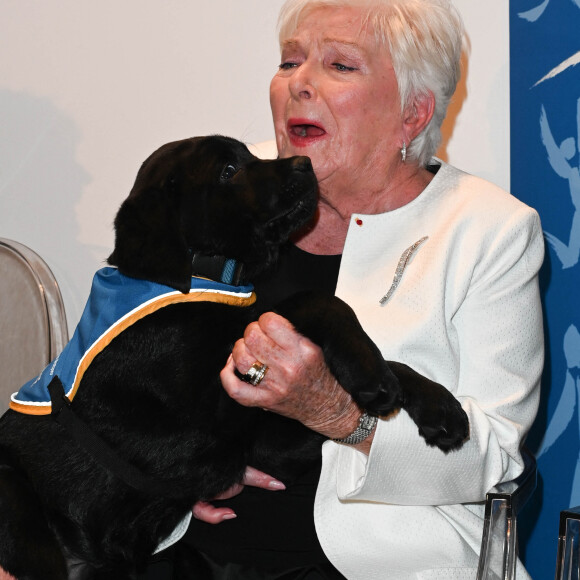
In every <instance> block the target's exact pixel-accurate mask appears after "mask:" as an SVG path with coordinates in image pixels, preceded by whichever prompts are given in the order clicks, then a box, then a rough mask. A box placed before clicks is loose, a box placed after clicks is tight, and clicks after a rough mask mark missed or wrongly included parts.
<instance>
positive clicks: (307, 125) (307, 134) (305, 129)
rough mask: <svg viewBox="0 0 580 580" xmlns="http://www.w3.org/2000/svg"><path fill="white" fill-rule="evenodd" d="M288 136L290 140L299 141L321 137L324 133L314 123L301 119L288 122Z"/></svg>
mask: <svg viewBox="0 0 580 580" xmlns="http://www.w3.org/2000/svg"><path fill="white" fill-rule="evenodd" d="M288 134H289V136H290V138H291V139H293V140H296V141H300V140H304V139H316V138H317V137H322V136H324V135H326V131H325V130H324V128H323V127H321V126H320V125H317V124H316V123H311V122H308V121H307V120H302V119H291V120H290V121H288Z"/></svg>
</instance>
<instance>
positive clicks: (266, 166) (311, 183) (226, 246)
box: [108, 136, 317, 292]
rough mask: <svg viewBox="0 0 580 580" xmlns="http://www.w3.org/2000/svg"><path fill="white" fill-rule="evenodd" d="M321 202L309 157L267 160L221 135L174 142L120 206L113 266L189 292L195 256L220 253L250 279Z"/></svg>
mask: <svg viewBox="0 0 580 580" xmlns="http://www.w3.org/2000/svg"><path fill="white" fill-rule="evenodd" d="M316 203H317V182H316V178H315V176H314V172H313V171H312V165H311V164H310V160H309V159H308V158H307V157H292V158H289V159H276V160H270V161H262V160H259V159H258V158H257V157H254V156H253V155H252V154H251V153H250V152H249V150H248V148H247V147H246V146H245V145H244V144H243V143H241V142H239V141H236V140H235V139H231V138H228V137H221V136H211V137H193V138H191V139H184V140H183V141H176V142H173V143H168V144H166V145H163V146H162V147H161V148H159V149H158V150H157V151H155V152H154V153H153V154H152V155H151V156H150V157H149V158H148V159H147V160H146V161H145V162H144V163H143V165H142V166H141V169H140V170H139V172H138V174H137V179H136V181H135V185H134V186H133V189H132V190H131V193H130V194H129V197H128V198H127V199H126V200H125V201H124V202H123V204H122V205H121V207H120V209H119V212H118V213H117V216H116V218H115V249H114V251H113V253H112V254H111V256H110V257H109V260H108V261H109V263H110V264H111V265H114V266H117V267H118V268H119V270H120V271H121V272H122V273H123V274H126V275H128V276H131V277H134V278H143V279H147V280H151V281H154V282H159V283H161V284H166V285H168V286H171V287H173V288H175V289H177V290H180V291H182V292H187V291H188V290H189V287H190V278H191V274H192V265H191V261H192V256H193V255H194V254H203V255H207V256H216V255H217V256H224V257H226V258H228V259H233V260H236V261H238V262H239V263H242V264H244V267H245V272H246V278H249V279H250V280H249V281H251V276H252V275H253V274H255V273H257V272H258V271H260V270H261V269H263V268H264V267H266V266H267V265H268V264H270V263H271V262H272V261H273V260H275V259H276V258H277V255H278V248H279V246H280V245H281V244H282V243H284V242H285V241H286V240H287V239H288V238H289V236H290V235H291V234H292V233H293V232H294V231H296V230H297V229H299V228H300V227H302V226H304V225H305V224H306V223H307V222H308V221H309V220H310V219H311V218H312V216H313V215H314V212H315V209H316Z"/></svg>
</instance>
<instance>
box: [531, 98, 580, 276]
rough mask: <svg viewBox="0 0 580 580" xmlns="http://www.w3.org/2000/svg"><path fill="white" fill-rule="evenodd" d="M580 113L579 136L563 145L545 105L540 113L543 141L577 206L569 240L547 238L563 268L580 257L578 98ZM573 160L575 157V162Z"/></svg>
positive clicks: (564, 142) (551, 161)
mask: <svg viewBox="0 0 580 580" xmlns="http://www.w3.org/2000/svg"><path fill="white" fill-rule="evenodd" d="M576 109H577V114H576V129H577V131H578V136H577V138H576V139H574V137H568V138H566V139H564V140H563V141H562V142H561V143H560V145H557V144H556V140H555V139H554V137H553V135H552V132H551V131H550V125H549V124H548V118H547V116H546V111H545V109H544V107H542V112H541V115H540V132H541V135H542V142H543V143H544V147H545V148H546V152H547V153H548V161H549V162H550V165H551V166H552V169H553V170H554V171H555V172H556V173H557V174H558V175H559V176H560V177H562V178H563V179H566V180H567V181H568V186H569V189H570V198H571V200H572V205H573V206H574V213H573V215H572V226H571V228H570V236H569V238H568V241H567V242H563V241H561V240H559V239H558V238H557V237H556V236H554V235H553V234H550V233H548V232H545V236H546V240H548V243H549V244H550V246H552V248H553V249H554V252H555V253H556V256H558V259H559V260H560V262H561V263H562V268H564V269H565V268H571V267H572V266H575V265H576V264H577V263H578V258H579V257H580V150H579V148H580V99H578V102H577V107H576ZM572 160H575V161H574V163H576V164H577V165H573V163H571V161H572Z"/></svg>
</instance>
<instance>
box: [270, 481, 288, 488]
mask: <svg viewBox="0 0 580 580" xmlns="http://www.w3.org/2000/svg"><path fill="white" fill-rule="evenodd" d="M268 487H269V488H270V489H286V486H285V485H284V484H283V483H282V482H281V481H278V480H277V479H273V480H272V481H270V482H268Z"/></svg>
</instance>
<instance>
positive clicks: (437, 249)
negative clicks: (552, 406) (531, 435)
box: [315, 160, 544, 580]
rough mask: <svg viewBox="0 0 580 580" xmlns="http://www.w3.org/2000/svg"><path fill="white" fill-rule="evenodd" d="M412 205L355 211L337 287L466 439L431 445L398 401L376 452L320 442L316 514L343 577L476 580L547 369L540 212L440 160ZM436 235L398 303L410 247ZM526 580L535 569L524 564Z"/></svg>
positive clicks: (382, 425) (409, 270) (408, 272)
mask: <svg viewBox="0 0 580 580" xmlns="http://www.w3.org/2000/svg"><path fill="white" fill-rule="evenodd" d="M434 162H436V163H437V164H440V165H441V167H440V169H439V171H438V173H437V175H436V176H435V177H434V179H433V180H432V182H431V183H430V184H429V186H428V187H427V188H426V189H425V191H424V192H423V193H421V195H420V196H419V197H417V198H416V199H415V200H413V201H412V202H411V203H409V204H407V205H405V206H404V207H401V208H399V209H397V210H394V211H391V212H388V213H384V214H380V215H353V216H352V219H351V225H350V229H349V232H348V237H347V240H346V245H345V248H344V252H343V257H342V263H341V269H340V275H339V280H338V287H337V295H338V296H340V297H341V298H342V299H344V300H345V301H346V302H348V304H350V305H351V306H352V307H353V308H354V310H355V312H356V313H357V315H358V317H359V319H360V321H361V323H362V325H363V327H364V328H365V329H366V331H367V332H368V333H369V335H370V336H371V338H372V339H373V340H374V341H375V342H376V343H377V345H378V346H379V348H380V349H381V350H382V353H383V355H384V357H385V358H386V359H390V360H397V361H401V362H404V363H406V364H408V365H409V366H412V367H413V368H414V369H416V370H417V371H419V372H421V373H423V374H424V375H426V376H428V377H429V378H431V379H433V380H435V381H437V382H439V383H441V384H443V385H445V386H446V387H447V388H448V389H449V390H450V391H451V392H452V393H453V394H454V395H455V396H456V397H457V398H458V399H459V401H460V402H461V404H462V406H463V408H464V409H465V411H466V412H467V414H468V416H469V421H470V437H469V440H468V441H467V442H466V443H465V445H464V446H463V448H462V449H461V450H459V451H454V452H451V453H449V454H447V455H446V454H444V453H443V452H442V451H440V450H439V449H436V448H433V447H428V446H427V445H426V444H425V442H424V440H423V439H422V438H421V437H420V436H419V434H418V432H417V427H416V426H415V424H414V423H413V422H412V421H411V420H410V418H409V417H408V415H407V414H406V413H405V412H404V411H402V412H401V413H399V414H398V415H397V416H396V417H394V418H392V419H390V420H381V421H379V424H378V427H377V431H376V433H375V437H374V441H373V444H372V449H371V452H370V455H369V456H368V457H367V456H365V455H364V454H362V453H360V452H358V451H356V450H354V449H353V448H351V447H349V446H347V445H340V444H337V443H334V442H331V441H328V442H326V443H325V444H324V447H323V468H322V476H321V480H320V484H319V488H318V492H317V496H316V505H315V521H316V528H317V533H318V536H319V538H320V541H321V544H322V546H323V548H324V550H325V552H326V554H327V555H328V557H329V558H330V560H331V561H332V562H333V563H334V564H335V566H336V567H337V568H338V569H339V570H340V571H341V572H342V573H343V574H344V575H345V576H346V577H347V578H349V579H353V580H355V579H360V580H373V579H381V580H383V579H387V578H388V579H394V580H403V579H415V578H419V579H433V578H438V579H441V580H452V579H453V580H459V579H462V580H463V579H474V578H475V575H476V570H477V561H478V553H479V549H480V543H481V535H482V526H483V505H482V503H481V502H482V501H483V500H484V498H485V494H486V492H487V491H488V490H489V489H490V488H492V487H493V486H494V485H496V484H497V483H499V482H502V481H507V480H510V479H512V478H514V477H516V476H517V475H518V474H519V473H520V472H521V470H522V466H523V462H522V459H521V457H520V455H519V451H518V449H519V446H520V443H521V442H522V439H523V438H524V437H525V435H526V433H527V432H528V430H529V428H530V426H531V424H532V422H533V420H534V418H535V416H536V411H537V407H538V401H539V395H540V374H541V371H542V366H543V354H544V350H543V331H542V312H541V306H540V298H539V290H538V279H537V274H538V270H539V268H540V266H541V264H542V260H543V253H544V243H543V236H542V231H541V226H540V220H539V217H538V215H537V213H536V212H535V211H534V210H533V209H531V208H529V207H527V206H526V205H525V204H523V203H522V202H520V201H518V200H517V199H516V198H514V197H512V196H511V195H510V194H508V193H506V192H505V191H503V190H501V189H499V188H498V187H496V186H494V185H492V184H491V183H489V182H487V181H484V180H482V179H479V178H476V177H473V176H471V175H468V174H466V173H463V172H461V171H459V170H457V169H455V168H453V167H451V166H449V165H447V164H445V163H443V162H441V161H439V160H434ZM424 236H428V239H427V240H426V241H425V242H424V243H423V244H421V245H420V246H419V248H418V249H417V251H416V252H415V254H414V255H413V256H412V257H411V259H410V260H409V262H408V264H407V266H406V268H405V270H404V272H403V275H402V277H401V279H400V282H399V285H398V286H397V288H396V289H395V291H394V293H393V294H392V296H391V297H390V299H389V300H388V301H387V302H386V303H385V304H384V305H383V306H381V305H380V303H379V301H380V299H381V297H382V296H384V295H385V294H386V292H387V291H388V290H389V288H390V287H391V284H392V282H393V278H394V276H395V271H396V269H397V265H398V263H399V259H400V257H401V255H402V254H403V252H404V251H405V249H406V248H408V247H409V246H411V245H413V244H414V243H415V242H416V241H418V240H419V239H421V238H423V237H424ZM518 566H519V570H518V574H519V575H518V579H522V578H529V576H528V575H527V574H526V573H525V571H524V570H523V567H522V566H521V565H520V564H519V563H518Z"/></svg>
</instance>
